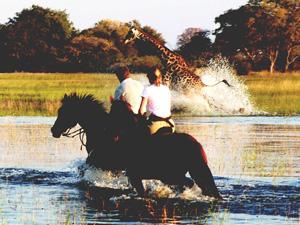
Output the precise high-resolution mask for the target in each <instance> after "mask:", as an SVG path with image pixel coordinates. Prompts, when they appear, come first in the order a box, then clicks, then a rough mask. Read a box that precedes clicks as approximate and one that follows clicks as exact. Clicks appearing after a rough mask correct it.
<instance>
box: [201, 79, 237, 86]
mask: <svg viewBox="0 0 300 225" xmlns="http://www.w3.org/2000/svg"><path fill="white" fill-rule="evenodd" d="M202 83H203V84H204V85H205V86H206V87H214V86H216V85H218V84H220V83H224V84H226V85H227V86H228V87H233V86H232V85H231V84H229V83H228V81H227V80H225V79H224V80H220V81H218V82H216V83H214V84H205V83H204V82H203V81H202Z"/></svg>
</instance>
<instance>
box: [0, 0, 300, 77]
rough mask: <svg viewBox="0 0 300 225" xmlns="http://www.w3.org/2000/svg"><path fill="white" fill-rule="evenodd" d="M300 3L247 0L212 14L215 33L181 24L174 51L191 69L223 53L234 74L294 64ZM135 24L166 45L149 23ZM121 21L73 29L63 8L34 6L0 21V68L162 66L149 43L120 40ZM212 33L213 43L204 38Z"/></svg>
mask: <svg viewBox="0 0 300 225" xmlns="http://www.w3.org/2000/svg"><path fill="white" fill-rule="evenodd" d="M299 10H300V7H299V3H298V1H297V0H272V1H271V0H269V1H266V0H250V1H249V3H248V4H246V5H244V6H241V7H240V8H239V9H235V10H229V11H227V12H225V13H224V14H222V15H220V16H218V17H217V18H216V19H215V22H216V23H218V24H219V25H220V26H219V28H218V29H216V30H215V31H206V30H202V29H200V28H187V29H186V30H185V31H184V32H183V33H182V34H181V35H179V36H178V42H177V48H176V49H175V51H176V52H178V53H179V54H181V55H182V56H183V57H184V58H185V59H186V60H187V62H188V63H189V64H190V65H191V66H194V67H202V66H206V65H207V63H208V61H209V60H210V59H211V58H214V57H215V56H217V55H220V54H221V55H222V56H224V57H226V58H228V60H229V61H230V62H231V63H232V64H233V65H234V66H235V68H236V69H237V71H238V73H239V74H247V73H248V72H249V71H250V70H266V69H268V70H270V71H271V72H273V71H274V70H280V71H287V70H298V69H300V60H299V55H300V42H299V41H300V17H299V15H300V11H299ZM133 22H134V23H135V25H136V26H138V27H139V28H140V29H142V30H144V31H145V32H146V33H149V34H150V35H152V36H154V37H155V38H157V39H158V40H159V41H160V42H162V43H163V44H164V43H165V40H164V38H163V37H162V35H161V34H160V33H159V32H158V31H156V30H155V29H154V28H152V27H150V26H141V24H140V23H139V22H138V21H133ZM128 30H129V26H128V24H127V23H123V22H119V21H112V20H101V21H99V22H98V23H96V24H95V25H94V27H92V28H89V29H85V30H82V31H79V30H77V29H76V28H75V27H74V26H73V24H72V22H70V21H69V19H68V15H67V14H66V12H65V11H58V10H52V9H49V8H42V7H40V6H36V5H33V6H32V7H31V8H29V9H24V10H22V11H21V12H20V13H17V14H16V16H15V17H14V18H12V19H10V20H9V21H8V22H7V23H6V24H0V72H13V71H28V72H110V71H112V70H113V69H114V68H115V67H116V66H119V65H129V66H130V67H131V69H132V70H133V71H136V72H143V71H144V70H145V69H147V68H149V67H151V66H153V65H161V62H160V60H159V57H158V55H157V54H158V53H157V51H156V49H155V48H153V47H152V46H151V45H149V44H147V43H145V42H143V41H136V42H135V43H134V44H131V45H125V44H124V38H125V36H126V34H127V32H128ZM210 35H215V40H214V41H212V40H211V39H210Z"/></svg>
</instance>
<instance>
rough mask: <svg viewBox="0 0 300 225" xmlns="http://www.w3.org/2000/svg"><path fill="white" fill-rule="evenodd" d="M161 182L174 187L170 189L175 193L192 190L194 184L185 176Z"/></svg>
mask: <svg viewBox="0 0 300 225" xmlns="http://www.w3.org/2000/svg"><path fill="white" fill-rule="evenodd" d="M161 181H162V182H163V183H165V184H169V185H175V186H174V187H171V188H172V189H173V190H174V191H176V192H183V191H184V190H185V188H192V187H193V186H194V184H195V182H194V181H193V180H192V179H191V178H189V177H186V176H185V175H183V176H182V177H180V178H172V179H164V180H161Z"/></svg>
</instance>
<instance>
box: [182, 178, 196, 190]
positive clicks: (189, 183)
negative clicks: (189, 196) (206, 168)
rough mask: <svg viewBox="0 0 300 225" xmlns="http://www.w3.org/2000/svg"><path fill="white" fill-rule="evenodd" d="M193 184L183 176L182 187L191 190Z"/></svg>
mask: <svg viewBox="0 0 300 225" xmlns="http://www.w3.org/2000/svg"><path fill="white" fill-rule="evenodd" d="M194 184H195V182H194V181H193V180H192V179H191V178H189V177H186V176H184V179H183V186H185V187H187V188H192V187H193V186H194Z"/></svg>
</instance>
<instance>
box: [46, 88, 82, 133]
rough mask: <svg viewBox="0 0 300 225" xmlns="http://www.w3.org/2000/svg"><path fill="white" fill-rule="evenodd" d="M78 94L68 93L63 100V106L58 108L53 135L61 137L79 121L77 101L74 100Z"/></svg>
mask: <svg viewBox="0 0 300 225" xmlns="http://www.w3.org/2000/svg"><path fill="white" fill-rule="evenodd" d="M75 96H76V94H71V95H66V94H65V96H64V98H63V99H62V100H61V103H62V104H61V107H60V108H59V109H58V115H57V119H56V121H55V123H54V125H53V127H52V128H51V132H52V135H53V137H55V138H59V137H60V136H61V135H62V134H63V133H64V132H66V131H67V130H68V129H69V128H72V127H74V126H75V125H76V124H77V123H78V118H77V113H76V112H77V111H78V108H77V107H76V104H75V103H76V102H75V101H74V99H75Z"/></svg>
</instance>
